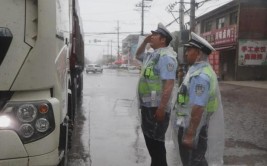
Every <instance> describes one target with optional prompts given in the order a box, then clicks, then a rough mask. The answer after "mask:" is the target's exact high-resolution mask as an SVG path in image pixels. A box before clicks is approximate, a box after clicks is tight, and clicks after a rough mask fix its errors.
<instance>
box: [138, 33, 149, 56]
mask: <svg viewBox="0 0 267 166" xmlns="http://www.w3.org/2000/svg"><path fill="white" fill-rule="evenodd" d="M151 36H152V35H148V36H147V37H146V38H145V40H144V41H143V42H142V44H141V45H140V46H139V47H138V49H137V51H136V54H135V57H136V59H139V57H140V56H141V55H142V53H143V52H145V49H146V45H147V43H149V42H150V39H151Z"/></svg>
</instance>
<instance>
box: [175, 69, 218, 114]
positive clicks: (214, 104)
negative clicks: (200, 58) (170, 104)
mask: <svg viewBox="0 0 267 166" xmlns="http://www.w3.org/2000/svg"><path fill="white" fill-rule="evenodd" d="M201 73H204V74H206V75H207V76H208V77H209V78H210V89H209V100H208V104H207V105H206V107H205V110H206V111H207V112H209V113H212V112H215V111H216V110H217V109H218V97H217V95H216V85H217V80H216V79H217V77H216V74H215V73H214V71H213V70H212V68H211V66H210V65H207V66H205V67H203V68H200V69H198V70H196V71H195V72H194V73H192V74H191V75H190V76H189V80H190V79H191V78H192V77H195V76H198V75H200V74H201ZM187 84H188V85H186V87H189V84H190V82H189V81H188V82H187ZM188 94H189V93H188V90H187V92H186V94H185V95H183V93H179V94H178V103H179V105H187V104H188V102H189V96H188Z"/></svg>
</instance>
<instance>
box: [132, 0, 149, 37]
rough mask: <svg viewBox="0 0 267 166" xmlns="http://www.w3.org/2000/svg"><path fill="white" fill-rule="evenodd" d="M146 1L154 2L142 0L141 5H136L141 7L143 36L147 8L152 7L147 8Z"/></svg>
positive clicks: (142, 33)
mask: <svg viewBox="0 0 267 166" xmlns="http://www.w3.org/2000/svg"><path fill="white" fill-rule="evenodd" d="M145 1H153V0H142V1H141V3H139V4H137V5H135V6H136V7H141V35H142V36H144V17H145V14H144V12H145V7H151V6H146V5H145Z"/></svg>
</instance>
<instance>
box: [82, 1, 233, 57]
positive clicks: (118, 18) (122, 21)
mask: <svg viewBox="0 0 267 166" xmlns="http://www.w3.org/2000/svg"><path fill="white" fill-rule="evenodd" d="M176 1H177V2H179V1H180V0H152V1H151V0H150V1H148V0H146V1H145V4H146V5H147V6H150V7H149V8H146V11H145V17H144V33H150V31H151V30H155V29H156V27H157V24H158V23H159V22H162V23H163V24H164V25H167V24H169V23H170V22H172V21H173V20H174V18H173V16H172V14H170V13H168V12H167V10H166V8H167V7H168V5H169V4H173V3H175V2H176ZM202 1H204V0H196V2H202ZM229 1H231V0H210V1H209V2H205V4H204V5H203V6H201V7H200V8H199V9H197V10H196V16H200V15H202V14H204V13H205V12H207V11H210V10H213V9H214V8H217V7H219V6H221V5H223V4H225V3H227V2H229ZM184 2H190V0H184ZM139 3H141V0H79V6H80V15H81V17H82V23H83V30H84V34H85V44H86V45H85V54H86V57H87V59H89V60H90V61H96V60H97V59H98V58H102V55H103V54H110V52H111V51H110V50H111V46H110V43H111V42H110V41H111V40H112V41H113V43H112V53H113V55H116V54H117V50H118V44H117V41H118V39H117V37H118V35H117V34H109V35H108V34H105V33H117V28H118V25H119V32H121V33H120V35H119V41H120V47H121V40H122V39H124V38H125V37H126V36H127V35H129V33H131V34H133V33H135V34H140V32H141V7H136V5H138V4H139ZM189 7H190V6H189V5H185V10H187V9H189ZM178 9H179V5H176V6H175V8H174V10H175V11H176V10H177V11H178ZM173 14H174V16H175V17H178V16H179V15H178V13H176V12H175V13H173ZM188 21H189V16H188V15H185V22H188ZM167 28H168V29H169V30H170V31H171V32H173V31H177V30H179V24H177V23H176V22H175V23H173V24H171V25H170V26H169V27H167ZM94 40H98V41H101V42H97V43H95V42H94ZM108 43H109V46H108Z"/></svg>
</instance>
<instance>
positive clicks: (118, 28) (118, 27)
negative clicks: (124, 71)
mask: <svg viewBox="0 0 267 166" xmlns="http://www.w3.org/2000/svg"><path fill="white" fill-rule="evenodd" d="M117 25H118V26H117V30H118V51H117V54H118V55H117V56H118V57H117V59H119V58H120V25H119V21H117Z"/></svg>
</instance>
